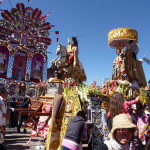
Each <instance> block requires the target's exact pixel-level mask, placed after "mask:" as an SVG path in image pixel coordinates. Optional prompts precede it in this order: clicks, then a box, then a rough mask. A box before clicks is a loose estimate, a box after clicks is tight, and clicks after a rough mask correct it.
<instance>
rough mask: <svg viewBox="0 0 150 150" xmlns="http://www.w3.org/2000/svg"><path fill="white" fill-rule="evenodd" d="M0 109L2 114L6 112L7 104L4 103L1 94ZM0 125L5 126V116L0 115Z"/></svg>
mask: <svg viewBox="0 0 150 150" xmlns="http://www.w3.org/2000/svg"><path fill="white" fill-rule="evenodd" d="M0 109H1V112H2V114H6V113H7V105H6V104H5V102H4V100H3V98H2V97H1V96H0ZM2 125H3V126H6V117H2Z"/></svg>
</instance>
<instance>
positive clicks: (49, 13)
mask: <svg viewBox="0 0 150 150" xmlns="http://www.w3.org/2000/svg"><path fill="white" fill-rule="evenodd" d="M51 13H52V12H49V13H48V14H47V15H45V16H43V17H40V19H45V18H46V17H48V16H49V15H50V14H51Z"/></svg>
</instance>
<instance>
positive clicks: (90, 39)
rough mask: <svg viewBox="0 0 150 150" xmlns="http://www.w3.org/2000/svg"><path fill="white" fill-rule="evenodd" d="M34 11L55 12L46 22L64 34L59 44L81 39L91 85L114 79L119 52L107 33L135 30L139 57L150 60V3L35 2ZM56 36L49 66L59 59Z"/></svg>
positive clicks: (148, 71)
mask: <svg viewBox="0 0 150 150" xmlns="http://www.w3.org/2000/svg"><path fill="white" fill-rule="evenodd" d="M9 1H10V2H11V4H12V6H13V7H16V4H17V3H19V2H22V3H24V4H25V6H26V7H27V6H30V3H28V2H27V0H6V1H5V2H3V3H2V4H1V5H0V9H8V10H10V9H11V5H10V4H9ZM31 1H32V3H31V7H32V8H34V9H35V8H39V9H41V10H42V12H43V13H42V15H43V16H44V15H46V14H47V13H48V12H52V14H50V15H49V16H48V17H47V19H46V21H47V22H50V23H51V24H53V25H55V27H54V28H52V29H51V30H50V31H57V30H58V31H60V34H59V42H60V43H61V44H62V45H65V46H67V40H68V37H73V36H79V35H82V36H81V37H79V38H78V42H79V58H80V61H81V63H82V65H83V67H84V69H85V72H86V75H87V82H86V83H87V84H90V83H91V82H93V81H94V80H96V81H97V83H98V85H101V83H103V81H104V79H105V78H111V76H112V65H113V60H114V58H115V57H116V53H115V49H112V48H110V47H109V46H108V37H107V34H108V32H109V31H110V30H112V29H116V28H133V29H135V30H137V31H138V39H139V40H138V41H139V46H140V51H139V53H138V56H137V58H138V59H140V58H142V57H143V55H144V52H145V51H147V56H146V57H147V58H149V59H150V1H149V0H125V1H123V0H75V1H73V0H31ZM56 37H57V36H56V35H55V34H54V32H51V33H50V38H51V39H52V44H51V45H50V46H49V48H48V51H49V52H52V54H49V55H48V67H50V61H51V60H53V59H54V58H56V54H55V51H56V48H57V42H56ZM143 69H144V72H145V76H146V79H147V81H148V80H149V79H150V65H148V64H146V63H145V62H143Z"/></svg>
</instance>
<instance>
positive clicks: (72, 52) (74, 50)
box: [68, 37, 78, 65]
mask: <svg viewBox="0 0 150 150" xmlns="http://www.w3.org/2000/svg"><path fill="white" fill-rule="evenodd" d="M71 42H72V43H70V39H69V40H68V54H69V59H68V63H69V64H72V63H73V65H75V63H76V60H75V56H76V55H78V41H77V39H76V37H72V38H71Z"/></svg>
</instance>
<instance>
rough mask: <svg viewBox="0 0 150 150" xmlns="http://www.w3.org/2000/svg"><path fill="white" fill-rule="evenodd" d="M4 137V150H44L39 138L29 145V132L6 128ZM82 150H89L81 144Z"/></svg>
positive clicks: (42, 142) (85, 145)
mask: <svg viewBox="0 0 150 150" xmlns="http://www.w3.org/2000/svg"><path fill="white" fill-rule="evenodd" d="M6 131H7V133H6V137H5V142H4V147H5V148H6V150H44V145H45V144H44V141H43V140H42V139H41V138H40V137H35V138H33V139H32V140H31V141H30V142H29V144H27V143H28V141H29V139H30V131H31V129H28V130H27V133H23V129H21V133H17V128H6ZM82 146H83V150H89V149H90V148H88V145H87V144H83V145H82Z"/></svg>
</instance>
